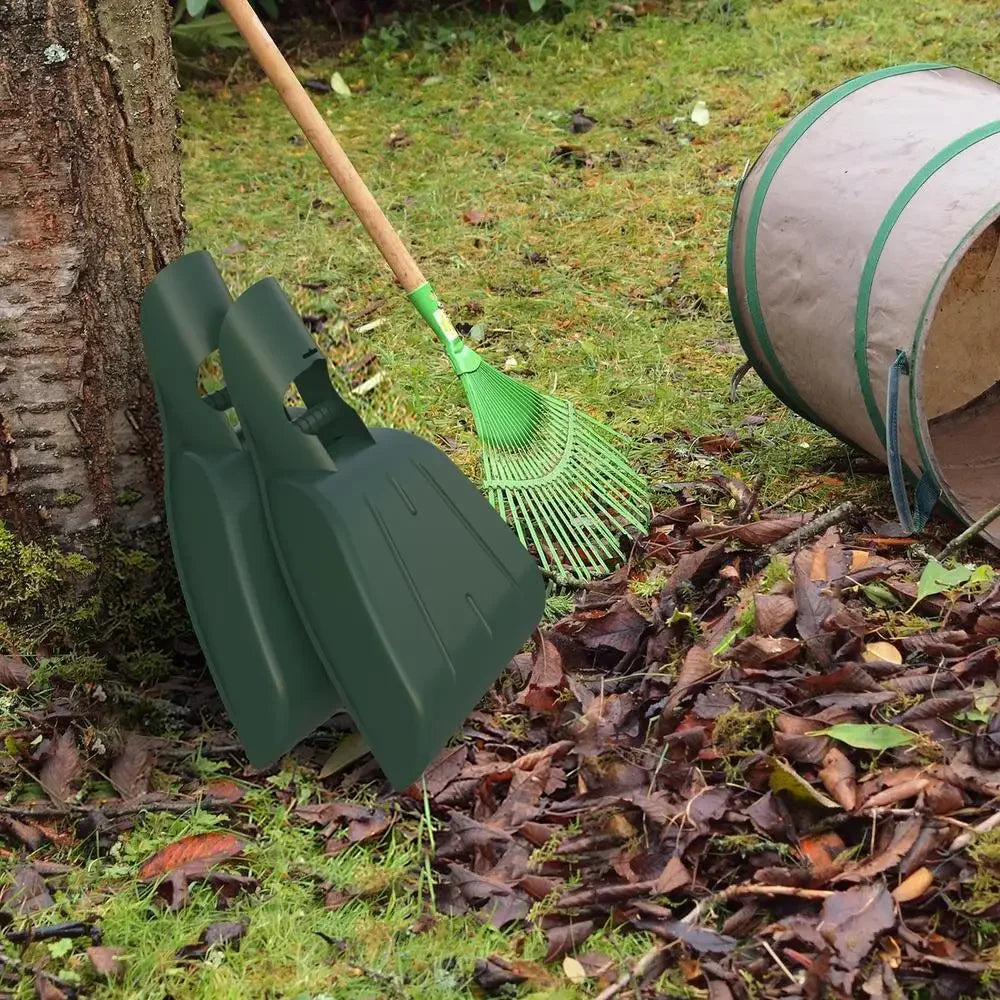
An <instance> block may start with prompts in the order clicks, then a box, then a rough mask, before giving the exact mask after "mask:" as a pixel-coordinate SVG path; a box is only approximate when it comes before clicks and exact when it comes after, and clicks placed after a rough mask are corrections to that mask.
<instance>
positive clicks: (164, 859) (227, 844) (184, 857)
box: [138, 833, 246, 882]
mask: <svg viewBox="0 0 1000 1000" xmlns="http://www.w3.org/2000/svg"><path fill="white" fill-rule="evenodd" d="M245 847H246V841H244V840H242V839H241V838H240V837H237V836H235V835H234V834H231V833H195V834H192V835H191V836H189V837H182V838H181V839H180V840H177V841H174V843H172V844H169V845H168V846H167V847H164V848H163V849H162V850H160V851H157V853H156V854H154V855H153V856H152V857H151V858H149V859H148V860H147V861H145V862H144V863H143V864H142V866H141V867H140V868H139V875H138V878H139V880H140V881H142V882H148V881H151V880H152V879H157V878H162V877H163V876H164V875H169V874H170V873H171V872H174V871H178V870H183V869H184V868H185V867H187V866H189V865H192V864H194V865H199V864H203V863H216V862H219V861H225V860H226V859H227V858H233V857H236V856H237V855H238V854H240V853H241V852H242V851H243V849H244V848H245Z"/></svg>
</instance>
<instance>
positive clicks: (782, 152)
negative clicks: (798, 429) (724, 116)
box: [737, 63, 957, 441]
mask: <svg viewBox="0 0 1000 1000" xmlns="http://www.w3.org/2000/svg"><path fill="white" fill-rule="evenodd" d="M955 68H957V67H955V66H954V65H953V64H951V63H904V64H901V65H899V66H886V67H883V68H882V69H879V70H874V71H872V72H870V73H863V74H861V75H860V76H856V77H853V78H852V79H850V80H848V81H846V82H845V83H842V84H841V85H840V86H839V87H836V88H834V89H833V90H830V91H828V92H827V93H826V94H824V95H823V96H822V97H819V98H817V99H816V100H815V101H814V102H813V103H812V104H810V105H809V106H808V107H807V108H805V109H804V110H803V111H802V112H801V113H800V114H799V115H798V116H797V117H796V118H795V120H793V121H792V122H791V123H790V125H789V127H788V131H787V132H786V133H785V135H784V137H783V138H782V140H781V142H780V143H779V144H778V147H777V148H776V149H775V151H774V153H773V154H772V155H771V157H770V159H769V160H768V162H767V165H766V166H765V167H764V171H763V173H762V175H761V179H760V181H759V183H758V185H757V189H756V191H755V192H754V197H753V201H752V202H751V205H750V215H749V217H748V219H747V232H746V240H745V245H744V250H743V262H742V263H743V282H744V286H745V293H746V300H747V310H748V312H749V314H750V321H751V323H752V324H753V328H754V332H755V333H756V339H757V342H758V344H759V345H760V348H761V351H762V352H763V354H764V357H765V359H766V360H767V362H768V363H769V365H770V369H771V373H772V375H773V380H774V382H775V383H777V385H778V386H779V387H780V389H781V390H782V391H781V392H778V391H777V389H773V388H772V390H771V391H772V392H774V394H775V395H776V396H777V397H778V398H779V399H780V400H781V401H782V402H783V403H784V404H785V405H786V406H787V407H788V408H789V409H791V410H794V411H795V412H796V413H798V414H799V415H800V416H803V417H805V418H806V419H807V420H809V421H811V422H812V423H814V424H816V425H817V426H819V427H822V428H823V429H824V430H827V431H828V432H830V433H831V434H834V435H835V436H836V437H838V438H841V440H843V437H842V436H841V435H840V434H837V433H836V432H835V431H833V430H832V428H830V427H829V426H828V425H827V424H826V423H825V422H824V421H823V420H821V419H820V418H819V417H818V416H817V415H816V414H815V413H813V412H812V409H811V408H810V407H809V406H808V405H807V404H806V402H805V401H804V400H803V399H802V398H801V396H799V394H798V393H797V392H796V390H795V388H794V387H793V386H792V384H791V382H790V381H789V379H788V376H787V374H786V373H785V371H784V369H783V368H782V366H781V362H780V361H779V360H778V356H777V353H776V352H775V350H774V345H773V344H772V343H771V338H770V337H769V336H768V333H767V324H766V322H765V321H764V315H763V310H762V308H761V304H760V293H759V289H758V286H757V230H758V227H759V225H760V219H761V215H762V214H763V209H764V202H765V200H766V198H767V194H768V191H769V190H770V187H771V182H772V181H773V180H774V177H775V175H776V174H777V172H778V170H779V169H780V168H781V165H782V163H784V161H785V159H786V158H787V157H788V155H789V154H790V153H791V152H792V150H793V149H794V148H795V146H796V144H797V143H798V141H799V140H800V139H801V138H802V136H803V135H805V134H806V132H808V131H809V129H810V128H812V126H813V125H815V124H816V122H818V121H819V120H820V119H821V118H822V117H823V115H825V114H826V112H827V111H829V110H830V109H831V108H833V107H835V106H836V105H837V104H839V103H840V102H841V101H842V100H844V99H845V98H847V97H850V96H851V95H852V94H855V93H857V92H858V91H859V90H862V89H863V88H865V87H867V86H868V85H869V84H872V83H876V82H878V81H881V80H886V79H890V78H892V77H896V76H903V75H906V74H909V73H918V72H930V71H934V70H941V69H955ZM737 332H738V333H739V327H738V326H737ZM740 339H741V341H742V340H743V339H744V337H743V336H742V335H741V337H740ZM748 357H751V358H752V355H750V354H749V352H748ZM761 367H762V366H758V373H759V372H760V368H761ZM765 382H766V380H765ZM769 388H771V387H770V386H769ZM883 441H884V435H883Z"/></svg>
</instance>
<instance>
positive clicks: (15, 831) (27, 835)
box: [0, 816, 47, 853]
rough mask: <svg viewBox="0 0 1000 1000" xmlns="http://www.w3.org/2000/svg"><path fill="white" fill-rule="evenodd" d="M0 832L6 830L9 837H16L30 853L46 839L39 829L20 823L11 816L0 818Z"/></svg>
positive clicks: (29, 824) (30, 824)
mask: <svg viewBox="0 0 1000 1000" xmlns="http://www.w3.org/2000/svg"><path fill="white" fill-rule="evenodd" d="M0 830H6V831H7V832H8V833H9V834H10V835H11V836H13V837H16V838H17V839H18V840H19V841H20V842H21V843H22V844H23V845H24V846H25V847H26V848H27V849H28V850H29V851H31V852H32V853H33V852H35V851H37V850H38V849H39V848H40V847H41V846H42V845H43V844H44V843H45V841H46V839H47V838H46V836H45V833H44V832H43V831H42V829H41V828H40V827H37V826H35V825H34V824H32V823H22V822H21V821H20V820H19V819H14V817H13V816H0Z"/></svg>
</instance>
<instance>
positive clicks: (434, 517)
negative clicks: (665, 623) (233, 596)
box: [219, 278, 545, 788]
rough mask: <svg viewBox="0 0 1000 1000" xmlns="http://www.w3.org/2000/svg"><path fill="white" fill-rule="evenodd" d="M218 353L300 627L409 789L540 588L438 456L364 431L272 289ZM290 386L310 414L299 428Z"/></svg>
mask: <svg viewBox="0 0 1000 1000" xmlns="http://www.w3.org/2000/svg"><path fill="white" fill-rule="evenodd" d="M219 350H220V356H221V359H222V368H223V371H224V373H225V377H226V385H227V388H228V392H229V393H230V396H231V398H232V402H233V404H234V406H235V409H236V412H237V414H238V415H239V419H240V424H241V426H242V428H243V433H244V435H245V437H246V441H247V443H248V446H249V449H250V452H251V454H252V455H253V458H254V465H255V468H256V471H257V476H258V481H259V485H260V492H261V495H262V496H263V498H264V507H265V512H266V516H267V520H268V525H269V528H270V531H271V536H272V539H273V542H274V548H275V551H276V552H277V554H278V560H279V563H280V565H281V568H282V571H283V573H284V578H285V581H286V583H287V585H288V589H289V591H290V593H291V594H292V597H293V600H294V601H295V604H296V606H297V608H298V610H299V615H300V618H301V620H302V622H303V625H304V626H305V629H306V631H307V633H308V634H309V636H310V637H311V639H312V642H313V646H314V647H315V649H316V650H317V651H318V652H319V654H320V658H321V659H322V661H323V663H324V665H325V666H326V669H327V672H328V675H329V677H330V679H331V680H332V681H333V682H334V685H335V686H336V688H337V690H338V692H339V694H340V695H341V698H342V701H343V704H344V705H345V707H346V709H347V711H348V712H349V713H350V715H351V716H352V718H353V719H354V721H355V723H356V724H357V726H358V729H359V730H360V732H361V734H362V736H363V737H364V739H365V741H366V743H367V744H368V746H369V747H370V748H371V751H372V753H373V754H374V756H375V759H376V760H377V761H378V762H379V764H380V765H381V767H382V769H383V771H384V772H385V774H386V776H387V777H388V778H389V780H390V781H391V782H392V784H393V785H394V786H395V787H396V788H401V787H405V786H407V785H409V784H410V783H411V782H413V781H414V780H416V779H417V778H418V777H419V776H420V774H421V772H422V771H423V770H424V768H425V767H426V766H427V765H428V764H429V763H430V762H431V760H433V758H434V757H435V756H436V754H437V753H438V752H439V751H440V749H441V747H443V746H444V745H445V743H446V742H447V740H448V739H449V738H450V737H451V736H452V735H453V734H454V732H455V731H456V730H457V729H458V727H459V726H460V725H461V723H462V722H463V721H464V719H465V718H466V717H467V715H468V714H469V712H470V711H471V710H472V709H473V708H474V707H475V705H476V703H477V702H478V701H479V700H480V698H481V697H482V696H483V694H484V693H485V691H486V690H487V689H488V687H489V685H490V684H491V683H492V682H493V681H494V680H495V679H496V677H497V676H498V675H499V674H500V672H501V671H502V670H503V668H504V666H505V665H506V664H507V663H508V662H509V660H510V658H511V657H512V656H513V654H514V653H516V652H517V650H518V648H519V647H520V646H521V644H522V643H523V642H524V640H525V639H526V638H527V637H528V635H529V634H530V633H531V631H532V629H533V628H534V627H535V626H536V625H537V623H538V621H539V619H540V618H541V616H542V613H543V610H544V601H545V589H544V584H543V581H542V577H541V573H540V572H539V569H538V567H537V565H536V564H535V562H534V561H533V560H532V559H531V557H530V556H529V555H528V553H527V551H526V550H525V549H524V547H523V546H522V545H521V544H520V543H519V541H518V539H517V537H516V535H515V534H514V532H513V531H512V530H511V528H510V527H509V526H508V525H506V524H505V523H504V522H503V520H502V519H501V518H500V516H499V515H498V514H497V513H496V512H495V511H494V510H493V509H492V508H491V507H490V505H489V504H488V502H487V501H486V499H485V498H484V497H483V496H482V494H481V493H480V492H479V490H477V489H476V487H475V486H474V485H473V484H472V483H471V482H470V481H469V480H468V479H467V478H466V477H465V476H464V475H463V474H462V473H461V472H460V471H459V469H458V468H457V467H456V466H455V465H454V464H453V463H452V462H451V461H450V460H449V459H448V457H447V456H446V455H445V454H444V453H443V452H442V451H440V450H439V449H438V448H435V447H434V446H433V445H432V444H430V443H429V442H427V441H424V440H422V439H421V438H418V437H416V436H414V435H412V434H408V433H406V432H404V431H398V430H390V429H388V428H381V427H380V428H368V427H366V426H365V424H364V423H363V421H362V420H361V418H360V417H359V416H358V415H357V414H356V413H355V412H354V410H353V409H351V407H350V406H348V405H347V404H346V403H345V402H344V401H343V400H342V399H341V398H340V396H339V395H338V394H337V392H336V391H335V389H334V387H333V385H332V384H331V382H330V378H329V374H328V371H327V362H326V359H325V358H324V357H323V356H322V355H321V354H320V353H319V352H318V350H317V349H316V346H315V344H314V343H313V341H312V338H311V337H310V336H309V334H308V333H307V332H306V330H305V328H304V327H303V325H302V323H301V321H300V320H299V318H298V316H297V315H296V314H295V312H294V311H293V310H292V308H291V306H290V304H289V303H288V300H287V299H286V298H285V296H284V295H283V293H282V291H281V289H280V288H279V286H278V285H277V283H276V282H275V281H274V280H273V279H270V278H266V279H264V280H263V281H260V282H258V283H257V284H255V285H253V286H252V287H251V288H249V289H248V290H247V291H246V292H244V293H243V295H241V296H240V297H239V298H238V299H237V300H236V301H235V302H234V304H233V305H232V306H231V307H230V309H229V310H228V312H227V314H226V318H225V320H224V321H223V324H222V328H221V331H220V334H219ZM292 383H294V385H295V387H296V388H297V389H298V391H299V393H300V395H301V397H302V399H303V401H304V402H305V404H306V407H307V410H306V413H305V414H303V415H302V416H300V417H298V418H296V419H291V418H290V417H289V415H288V413H287V411H286V408H285V405H284V399H285V396H286V394H287V391H288V388H289V385H290V384H292Z"/></svg>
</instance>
